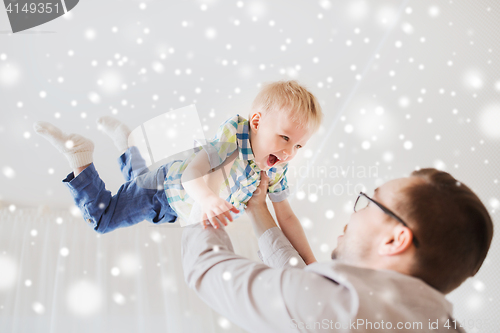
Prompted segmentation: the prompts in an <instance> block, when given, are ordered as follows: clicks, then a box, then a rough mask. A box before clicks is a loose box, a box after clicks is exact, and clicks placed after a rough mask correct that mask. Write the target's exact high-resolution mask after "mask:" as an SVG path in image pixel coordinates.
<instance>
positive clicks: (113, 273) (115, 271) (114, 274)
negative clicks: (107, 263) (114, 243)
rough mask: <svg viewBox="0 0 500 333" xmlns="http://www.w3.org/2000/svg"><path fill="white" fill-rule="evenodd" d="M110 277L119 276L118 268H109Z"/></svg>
mask: <svg viewBox="0 0 500 333" xmlns="http://www.w3.org/2000/svg"><path fill="white" fill-rule="evenodd" d="M111 275H113V276H118V275H120V269H119V268H118V267H113V268H111Z"/></svg>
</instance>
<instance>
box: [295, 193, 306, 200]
mask: <svg viewBox="0 0 500 333" xmlns="http://www.w3.org/2000/svg"><path fill="white" fill-rule="evenodd" d="M295 196H296V197H297V200H303V199H304V198H305V197H306V193H305V192H304V191H297V193H296V194H295Z"/></svg>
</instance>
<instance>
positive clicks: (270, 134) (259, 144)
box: [249, 110, 313, 170]
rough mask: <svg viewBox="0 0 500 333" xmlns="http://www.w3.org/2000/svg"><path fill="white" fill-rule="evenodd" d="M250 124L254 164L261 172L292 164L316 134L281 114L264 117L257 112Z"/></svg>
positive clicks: (283, 113)
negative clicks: (279, 165) (280, 165)
mask: <svg viewBox="0 0 500 333" xmlns="http://www.w3.org/2000/svg"><path fill="white" fill-rule="evenodd" d="M249 123H250V143H251V145H252V151H253V154H254V156H255V163H256V164H257V166H258V167H259V169H261V170H269V169H270V168H271V167H273V166H275V165H277V164H284V163H288V162H290V161H291V160H292V159H293V158H294V157H295V155H296V154H297V151H298V150H299V149H301V148H302V147H304V145H305V144H306V143H307V141H308V140H309V138H310V137H311V135H312V134H313V133H312V131H311V130H310V129H308V128H307V127H305V126H302V125H300V124H299V123H297V122H293V121H292V120H290V118H289V117H287V113H286V112H284V111H281V110H280V111H275V112H271V113H266V114H265V115H263V114H262V113H261V112H256V113H255V114H253V115H252V117H251V118H250V120H249Z"/></svg>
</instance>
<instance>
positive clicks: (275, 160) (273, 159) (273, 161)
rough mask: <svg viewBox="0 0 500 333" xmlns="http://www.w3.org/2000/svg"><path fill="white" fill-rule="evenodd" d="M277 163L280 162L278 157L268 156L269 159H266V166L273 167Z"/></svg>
mask: <svg viewBox="0 0 500 333" xmlns="http://www.w3.org/2000/svg"><path fill="white" fill-rule="evenodd" d="M279 161H280V159H279V158H278V156H276V155H273V154H269V157H268V158H267V166H269V167H272V166H273V165H275V164H276V163H278V162H279Z"/></svg>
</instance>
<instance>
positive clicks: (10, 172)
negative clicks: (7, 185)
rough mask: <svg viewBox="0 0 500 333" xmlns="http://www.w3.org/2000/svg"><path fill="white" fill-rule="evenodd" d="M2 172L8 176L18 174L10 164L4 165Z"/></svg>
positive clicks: (11, 176) (12, 176)
mask: <svg viewBox="0 0 500 333" xmlns="http://www.w3.org/2000/svg"><path fill="white" fill-rule="evenodd" d="M2 173H3V175H4V176H5V177H7V178H14V177H15V176H16V172H15V171H14V169H12V168H11V167H9V166H5V167H3V168H2Z"/></svg>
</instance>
